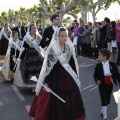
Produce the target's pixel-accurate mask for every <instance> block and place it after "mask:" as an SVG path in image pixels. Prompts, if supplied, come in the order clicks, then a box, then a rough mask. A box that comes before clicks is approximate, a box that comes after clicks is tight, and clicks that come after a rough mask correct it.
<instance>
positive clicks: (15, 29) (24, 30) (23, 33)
mask: <svg viewBox="0 0 120 120" xmlns="http://www.w3.org/2000/svg"><path fill="white" fill-rule="evenodd" d="M12 31H17V32H18V37H19V38H20V33H19V29H18V26H17V27H15V28H13V29H12ZM25 35H26V29H25V27H23V26H22V27H21V36H22V38H21V40H22V39H23V37H24V36H25Z"/></svg>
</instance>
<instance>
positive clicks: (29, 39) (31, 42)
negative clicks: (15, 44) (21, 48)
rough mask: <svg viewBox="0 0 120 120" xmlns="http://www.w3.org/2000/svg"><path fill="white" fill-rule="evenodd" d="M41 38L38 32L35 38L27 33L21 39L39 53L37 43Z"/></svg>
mask: <svg viewBox="0 0 120 120" xmlns="http://www.w3.org/2000/svg"><path fill="white" fill-rule="evenodd" d="M41 39H42V37H41V35H39V34H36V38H35V39H34V38H33V37H32V36H31V35H30V34H28V33H27V34H26V35H25V37H24V39H23V41H24V42H26V43H27V44H28V45H29V46H30V47H31V48H35V49H36V50H37V51H38V52H39V53H40V48H39V44H40V42H41ZM23 44H24V43H23Z"/></svg>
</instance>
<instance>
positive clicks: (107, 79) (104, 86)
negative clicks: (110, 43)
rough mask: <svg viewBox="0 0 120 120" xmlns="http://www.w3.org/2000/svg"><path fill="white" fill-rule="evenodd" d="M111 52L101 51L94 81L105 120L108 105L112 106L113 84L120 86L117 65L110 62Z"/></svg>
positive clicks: (105, 119) (106, 119)
mask: <svg viewBox="0 0 120 120" xmlns="http://www.w3.org/2000/svg"><path fill="white" fill-rule="evenodd" d="M109 58H110V51H109V50H107V49H101V50H100V51H99V61H100V63H98V64H97V65H96V67H95V72H94V79H95V82H96V83H97V85H98V87H99V92H100V98H101V104H102V110H101V115H102V116H103V120H108V118H107V105H108V104H110V98H111V94H112V90H113V83H114V84H115V85H117V84H118V83H119V84H120V74H119V71H118V68H117V66H116V65H115V63H113V62H110V61H109Z"/></svg>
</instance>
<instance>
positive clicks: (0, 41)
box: [0, 23, 12, 56]
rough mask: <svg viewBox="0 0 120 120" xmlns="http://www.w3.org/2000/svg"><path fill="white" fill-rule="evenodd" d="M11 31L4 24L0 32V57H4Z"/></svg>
mask: <svg viewBox="0 0 120 120" xmlns="http://www.w3.org/2000/svg"><path fill="white" fill-rule="evenodd" d="M11 35H12V31H11V29H10V28H9V26H8V24H7V23H6V24H5V25H4V27H3V28H2V30H1V32H0V55H2V56H3V55H6V53H7V49H8V44H9V40H10V36H11Z"/></svg>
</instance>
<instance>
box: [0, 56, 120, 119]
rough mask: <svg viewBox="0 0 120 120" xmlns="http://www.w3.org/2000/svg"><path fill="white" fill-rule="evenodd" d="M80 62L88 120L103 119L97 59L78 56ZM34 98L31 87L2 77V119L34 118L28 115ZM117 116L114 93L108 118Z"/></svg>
mask: <svg viewBox="0 0 120 120" xmlns="http://www.w3.org/2000/svg"><path fill="white" fill-rule="evenodd" d="M78 62H79V68H80V81H81V83H82V90H81V94H82V98H83V102H84V106H85V110H86V116H87V117H86V120H102V118H101V116H100V111H101V103H100V97H99V92H98V87H97V85H96V84H95V82H94V79H93V72H94V68H95V65H96V63H97V61H96V60H92V59H86V58H83V57H78ZM118 89H120V87H119V86H114V90H113V92H114V91H118ZM33 98H34V95H32V94H31V89H28V88H27V89H26V88H17V87H16V86H15V85H13V82H8V81H6V80H5V79H4V78H0V120H32V118H30V117H29V116H28V111H29V108H30V105H31V103H32V100H33ZM76 104H77V103H76ZM116 117H117V104H116V103H115V100H114V97H113V95H112V99H111V104H110V105H109V106H108V118H109V120H115V119H116Z"/></svg>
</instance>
